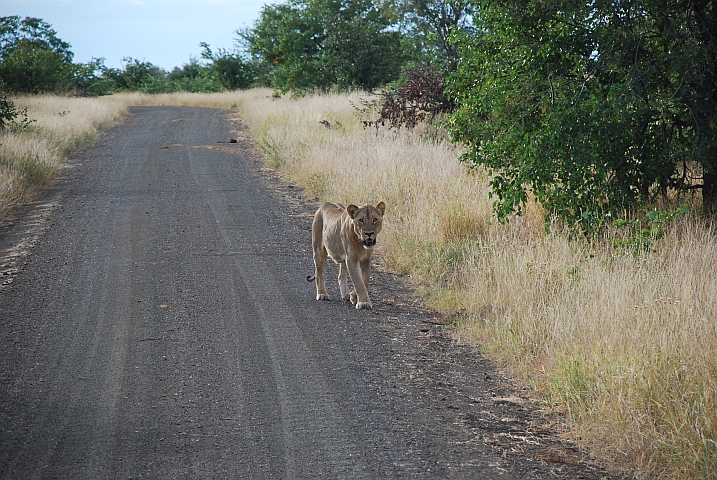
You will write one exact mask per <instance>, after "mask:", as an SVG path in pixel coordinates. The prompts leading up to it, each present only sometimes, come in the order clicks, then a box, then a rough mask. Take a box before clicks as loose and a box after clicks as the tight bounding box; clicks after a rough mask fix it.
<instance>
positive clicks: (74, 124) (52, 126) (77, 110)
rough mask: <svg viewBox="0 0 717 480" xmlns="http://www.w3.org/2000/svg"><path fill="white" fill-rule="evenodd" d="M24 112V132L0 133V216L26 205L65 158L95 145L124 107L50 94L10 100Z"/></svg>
mask: <svg viewBox="0 0 717 480" xmlns="http://www.w3.org/2000/svg"><path fill="white" fill-rule="evenodd" d="M13 101H14V103H15V105H16V106H17V107H18V109H24V108H27V112H28V118H29V119H30V120H32V123H30V124H29V125H28V126H27V127H26V128H24V129H22V130H20V131H16V130H15V129H13V128H9V129H6V130H5V131H2V132H0V218H2V217H3V216H4V215H6V214H7V213H8V212H9V211H11V210H12V209H14V208H16V207H18V206H20V205H22V204H23V203H25V202H27V201H29V200H30V199H31V198H32V197H33V196H34V195H36V194H37V192H38V191H39V190H40V189H42V187H43V186H45V185H46V184H47V183H48V182H49V181H50V180H51V179H52V178H53V177H54V175H55V173H56V172H57V171H58V169H59V168H61V167H62V162H63V160H64V159H65V158H67V155H68V154H69V153H70V152H71V151H73V150H75V149H76V148H78V147H80V146H82V145H86V144H88V143H90V142H91V141H93V140H94V139H95V137H96V135H97V133H98V131H99V130H101V129H102V128H104V127H106V126H108V125H110V124H112V123H114V122H117V121H119V120H120V119H121V118H122V116H123V115H124V114H125V113H126V106H127V104H126V103H125V102H124V101H123V99H121V98H106V99H103V100H102V101H98V100H97V99H90V98H70V97H58V96H54V95H45V96H31V97H19V98H15V99H13Z"/></svg>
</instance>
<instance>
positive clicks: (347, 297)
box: [341, 293, 356, 303]
mask: <svg viewBox="0 0 717 480" xmlns="http://www.w3.org/2000/svg"><path fill="white" fill-rule="evenodd" d="M341 300H345V301H349V300H351V295H349V294H348V293H347V294H346V295H342V296H341ZM353 303H356V302H353Z"/></svg>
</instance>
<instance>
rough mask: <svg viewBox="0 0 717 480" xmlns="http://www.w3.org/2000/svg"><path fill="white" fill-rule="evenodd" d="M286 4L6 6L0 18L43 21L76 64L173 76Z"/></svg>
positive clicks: (183, 1)
mask: <svg viewBox="0 0 717 480" xmlns="http://www.w3.org/2000/svg"><path fill="white" fill-rule="evenodd" d="M269 3H282V0H233V1H232V0H195V1H191V0H0V17H5V16H10V15H19V16H21V17H23V18H24V17H37V18H41V19H42V20H44V21H45V22H47V23H49V24H50V25H52V28H53V29H54V30H55V32H57V37H58V38H60V39H61V40H63V41H65V42H67V43H69V44H70V45H71V46H72V47H71V50H72V52H73V53H74V54H75V56H74V62H75V63H87V62H89V61H90V60H91V59H92V58H99V57H104V58H105V65H106V66H107V67H115V68H121V67H122V65H123V64H122V58H123V57H132V58H134V59H137V60H140V61H146V62H151V63H152V64H154V65H156V66H158V67H161V68H163V69H164V70H167V71H171V70H172V69H173V68H174V67H181V66H182V65H184V64H185V63H188V62H189V59H190V58H191V57H194V58H197V59H199V58H200V54H201V52H202V49H201V47H200V46H199V42H206V43H208V44H209V45H210V46H211V48H212V50H216V49H218V48H225V49H231V48H233V47H234V40H235V38H236V34H235V32H236V31H237V30H238V29H240V28H244V27H252V26H253V24H254V21H255V20H257V19H258V18H259V12H260V11H261V9H262V7H263V6H264V5H265V4H269Z"/></svg>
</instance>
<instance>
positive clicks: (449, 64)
mask: <svg viewBox="0 0 717 480" xmlns="http://www.w3.org/2000/svg"><path fill="white" fill-rule="evenodd" d="M397 5H398V12H399V13H400V15H401V16H402V17H403V24H404V28H405V32H406V34H407V35H408V36H409V37H410V38H412V39H413V40H414V42H416V43H417V44H418V46H419V48H421V49H422V50H423V52H424V53H425V56H426V59H427V61H428V62H430V63H431V64H434V65H439V66H440V68H441V70H443V71H453V70H455V69H456V66H457V64H458V47H457V45H456V44H455V43H453V42H451V41H450V37H451V35H452V34H453V33H454V32H458V31H461V30H464V31H472V29H473V27H472V25H471V22H470V18H471V15H472V14H473V13H474V7H473V5H472V4H471V1H470V0H397Z"/></svg>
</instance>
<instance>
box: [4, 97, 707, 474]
mask: <svg viewBox="0 0 717 480" xmlns="http://www.w3.org/2000/svg"><path fill="white" fill-rule="evenodd" d="M365 97H366V95H362V94H359V93H353V94H331V95H313V96H312V95H310V96H306V97H302V98H297V99H290V98H282V99H272V98H271V91H270V90H251V91H247V92H233V93H225V94H210V95H196V94H173V95H163V96H153V97H148V96H140V95H121V96H113V97H110V98H102V99H94V100H87V101H88V102H89V103H94V104H103V105H110V107H98V108H108V109H109V110H111V111H114V112H119V113H113V114H111V115H109V117H107V118H108V119H106V120H102V121H98V123H97V124H99V125H102V124H106V123H107V122H110V121H116V119H117V118H118V115H121V111H122V109H123V108H124V106H125V105H130V104H133V105H199V106H208V107H218V108H234V109H237V110H238V112H239V114H238V115H239V116H240V118H241V120H242V121H243V122H244V123H246V124H247V125H249V127H250V129H251V131H252V134H253V137H254V139H255V142H256V145H257V147H258V148H259V149H260V150H261V151H262V152H263V154H264V156H265V159H266V162H267V164H268V165H270V166H271V167H273V168H275V169H277V170H279V171H280V172H282V173H283V174H284V175H286V176H287V177H290V178H291V179H293V180H295V181H297V182H299V183H301V184H302V185H304V186H305V187H306V192H307V195H308V196H309V197H310V198H313V199H316V200H317V201H324V200H330V201H335V202H342V203H349V202H351V203H363V202H374V203H375V202H378V201H379V200H384V201H386V202H387V204H388V208H387V214H386V218H385V228H384V230H383V232H382V240H381V243H382V250H381V258H382V261H383V262H384V263H385V264H386V266H387V267H388V268H390V269H392V270H393V271H394V272H397V273H400V274H403V275H406V276H407V277H408V278H410V279H411V281H412V282H413V283H414V285H416V288H417V290H418V291H419V292H420V293H421V294H422V295H423V296H424V298H425V299H426V302H427V303H428V304H429V305H430V306H432V307H434V308H436V309H440V310H443V311H446V312H448V313H452V314H455V315H456V316H457V318H458V319H459V320H458V321H457V323H456V325H455V326H454V328H453V330H452V332H453V334H454V335H455V337H456V338H457V339H458V340H460V341H462V342H466V343H470V344H474V345H477V346H479V347H480V348H481V349H482V350H483V351H485V352H486V353H487V354H488V355H490V356H491V357H492V358H494V359H496V360H498V361H499V362H501V363H502V364H503V365H505V366H506V367H507V368H508V369H509V370H510V371H511V372H512V374H513V375H514V376H515V377H516V378H517V379H519V380H521V381H523V382H524V383H525V385H526V386H529V387H531V388H532V389H533V391H534V393H535V398H536V399H537V400H539V401H540V402H542V403H543V404H544V405H545V407H546V408H550V409H554V410H558V411H562V412H564V414H565V418H566V421H567V422H568V423H569V424H570V425H571V427H572V429H571V432H572V437H573V438H574V439H575V441H577V442H578V443H580V444H581V445H582V446H583V448H585V449H586V450H588V451H590V452H591V453H592V454H593V455H594V456H595V457H597V458H599V459H602V460H605V461H607V462H609V463H610V464H611V465H613V466H614V468H616V469H622V468H624V469H629V470H631V471H635V472H639V473H641V474H644V475H646V476H650V477H661V478H685V479H698V478H699V479H702V478H717V301H715V298H716V295H717V275H715V270H716V269H717V260H715V259H717V240H716V238H715V237H716V236H715V233H716V232H715V228H714V225H713V224H712V223H710V222H709V221H707V220H704V219H700V218H699V217H698V216H696V215H691V216H683V217H680V218H678V219H677V220H676V221H675V222H674V224H672V225H671V226H670V228H669V229H668V231H667V232H666V234H665V236H664V237H663V238H662V239H660V240H659V241H658V242H656V243H655V245H654V248H655V251H654V252H648V253H646V252H642V253H637V254H626V253H625V252H621V251H619V250H617V249H615V248H614V247H613V239H614V238H613V236H614V235H617V233H615V232H607V234H606V236H605V238H603V239H599V240H595V241H592V242H588V241H585V240H575V239H570V238H569V237H568V235H567V234H566V233H564V232H563V231H561V230H560V228H558V227H557V226H553V228H549V229H548V230H547V232H546V229H545V228H544V224H543V220H542V218H543V214H544V212H543V211H542V210H541V209H540V207H538V206H535V205H533V206H531V207H530V208H528V210H527V212H526V214H525V215H524V216H523V217H518V218H514V219H512V220H511V222H510V223H509V224H507V225H501V224H498V223H496V222H495V221H494V219H493V217H492V215H491V211H490V200H489V198H488V185H487V178H486V176H485V174H483V173H482V172H481V171H479V170H474V171H469V170H467V169H466V168H465V167H464V166H462V165H461V164H459V163H458V161H457V159H458V156H459V155H460V153H461V149H460V147H457V146H455V145H452V144H450V143H449V142H446V141H445V140H442V138H443V137H442V136H441V135H438V134H436V131H434V130H431V129H430V128H428V127H425V126H423V127H421V128H419V129H417V130H416V131H412V132H407V131H401V132H398V133H397V132H389V131H385V130H381V131H379V132H376V131H375V130H372V129H369V130H364V129H363V126H362V124H361V122H360V121H359V119H358V118H357V116H356V110H355V108H354V106H353V105H360V104H361V99H362V98H365ZM31 100H32V101H36V102H38V104H37V105H33V106H31V104H30V103H28V104H27V105H28V106H29V109H30V116H31V117H32V116H33V112H34V111H36V110H37V111H40V110H43V109H44V108H45V107H42V106H40V105H39V104H41V103H43V102H48V103H50V102H51V99H50V98H48V97H40V98H35V99H27V101H28V102H29V101H31ZM70 100H71V101H74V100H76V99H63V100H62V101H70ZM24 101H25V100H21V101H19V102H18V103H19V104H20V105H21V106H23V105H25V103H23V102H24ZM53 101H54V100H53ZM77 105H79V103H78V104H73V106H72V107H64V106H60V105H59V104H57V105H54V106H52V107H50V108H48V109H47V111H48V112H51V113H49V114H48V115H49V116H51V117H53V118H54V117H58V119H59V120H60V123H63V122H68V123H70V122H74V121H75V119H73V118H72V117H70V114H66V115H64V116H61V117H60V116H59V115H57V113H58V112H63V111H66V110H69V111H70V112H72V110H73V109H78V108H79V107H78V106H77ZM83 116H86V115H83ZM324 120H325V121H327V122H328V123H329V124H330V125H331V128H327V127H326V126H325V124H323V123H320V122H322V121H324ZM103 122H104V123H103ZM39 125H40V122H39V121H38V126H39ZM43 128H45V127H43ZM93 128H97V127H93ZM421 129H422V130H421ZM47 131H50V130H47ZM29 135H37V136H38V137H37V138H39V135H41V134H40V133H39V132H30V133H29ZM80 137H81V138H82V137H83V136H82V135H80ZM87 138H91V136H90V137H86V138H85V140H83V141H86V140H87ZM6 141H7V138H6V137H5V136H3V137H2V138H1V139H0V143H5V142H6ZM75 142H76V141H75ZM76 143H77V142H76ZM76 143H75V144H76ZM64 145H68V146H65V147H62V146H59V147H57V148H56V150H57V151H59V152H60V153H61V152H63V151H66V149H67V148H72V145H74V144H73V143H72V142H71V143H70V144H64ZM2 148H3V150H0V158H2V159H3V160H2V163H3V164H4V163H5V156H4V153H3V152H5V150H4V149H5V148H6V147H5V146H3V147H2ZM33 148H34V147H33ZM32 155H34V154H32ZM32 155H30V156H32ZM36 156H37V158H42V155H40V154H39V153H38V154H37V155H36ZM60 156H61V155H60ZM53 165H54V164H53ZM53 168H58V167H57V166H54V167H53ZM2 175H3V174H2V170H0V182H1V181H2V178H3V177H2Z"/></svg>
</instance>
